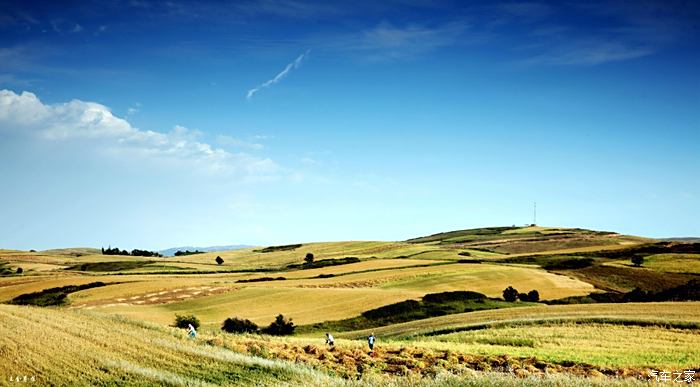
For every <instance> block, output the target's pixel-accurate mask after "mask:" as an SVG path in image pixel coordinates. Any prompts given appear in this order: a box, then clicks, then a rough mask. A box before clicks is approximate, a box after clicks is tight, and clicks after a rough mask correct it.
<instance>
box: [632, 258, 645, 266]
mask: <svg viewBox="0 0 700 387" xmlns="http://www.w3.org/2000/svg"><path fill="white" fill-rule="evenodd" d="M643 263H644V257H642V256H641V255H635V256H634V257H632V264H633V265H634V266H636V267H640V266H642V264H643Z"/></svg>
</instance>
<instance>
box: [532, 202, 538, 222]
mask: <svg viewBox="0 0 700 387" xmlns="http://www.w3.org/2000/svg"><path fill="white" fill-rule="evenodd" d="M532 225H533V226H537V202H535V206H534V210H533V214H532Z"/></svg>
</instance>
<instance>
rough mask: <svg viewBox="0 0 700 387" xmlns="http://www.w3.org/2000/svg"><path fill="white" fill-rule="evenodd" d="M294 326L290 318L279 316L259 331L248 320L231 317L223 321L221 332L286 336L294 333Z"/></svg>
mask: <svg viewBox="0 0 700 387" xmlns="http://www.w3.org/2000/svg"><path fill="white" fill-rule="evenodd" d="M295 328H296V326H295V325H294V323H293V322H292V319H291V318H287V317H284V316H283V315H281V314H279V315H277V317H275V320H274V321H273V322H272V323H270V325H268V326H267V327H265V328H263V329H259V328H258V326H257V325H256V324H255V323H254V322H252V321H250V320H248V319H242V318H238V317H231V318H227V319H226V320H224V323H223V325H222V326H221V330H223V331H225V332H228V333H258V332H259V333H265V334H268V335H273V336H286V335H291V334H293V333H294V329H295Z"/></svg>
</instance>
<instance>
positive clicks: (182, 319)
mask: <svg viewBox="0 0 700 387" xmlns="http://www.w3.org/2000/svg"><path fill="white" fill-rule="evenodd" d="M189 324H192V326H193V327H194V329H198V328H199V319H198V318H197V317H195V316H194V315H189V316H184V315H179V314H177V315H175V326H176V327H178V328H187V327H188V325H189Z"/></svg>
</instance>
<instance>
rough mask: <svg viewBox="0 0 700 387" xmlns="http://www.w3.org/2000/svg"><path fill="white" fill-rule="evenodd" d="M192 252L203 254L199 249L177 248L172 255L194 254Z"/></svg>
mask: <svg viewBox="0 0 700 387" xmlns="http://www.w3.org/2000/svg"><path fill="white" fill-rule="evenodd" d="M194 254H204V251H199V250H195V251H189V250H185V251H182V250H178V251H176V252H175V254H173V255H174V256H176V257H179V256H182V255H194Z"/></svg>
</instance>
